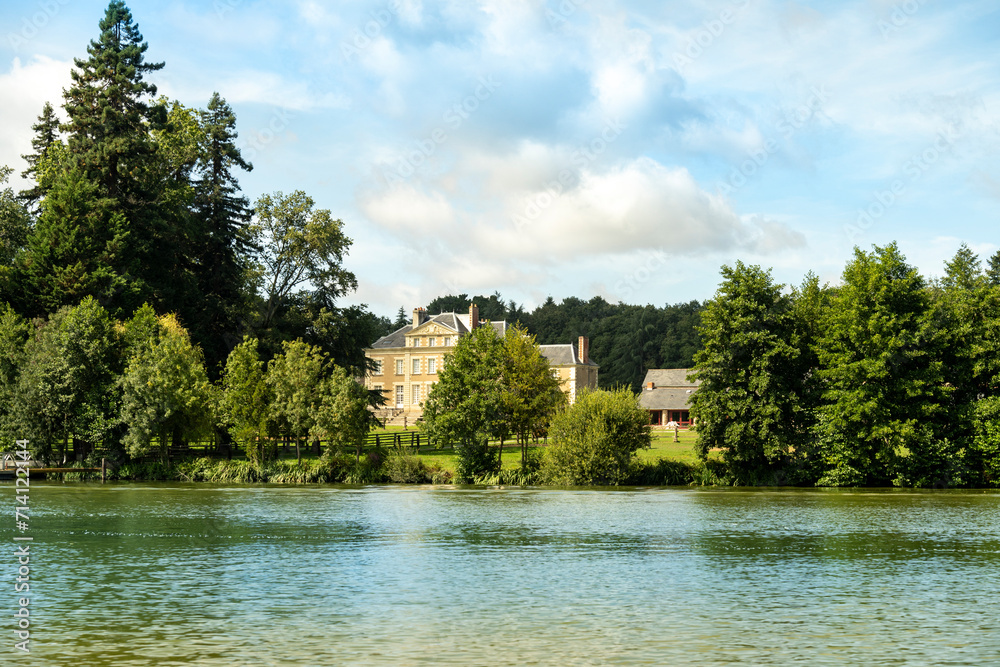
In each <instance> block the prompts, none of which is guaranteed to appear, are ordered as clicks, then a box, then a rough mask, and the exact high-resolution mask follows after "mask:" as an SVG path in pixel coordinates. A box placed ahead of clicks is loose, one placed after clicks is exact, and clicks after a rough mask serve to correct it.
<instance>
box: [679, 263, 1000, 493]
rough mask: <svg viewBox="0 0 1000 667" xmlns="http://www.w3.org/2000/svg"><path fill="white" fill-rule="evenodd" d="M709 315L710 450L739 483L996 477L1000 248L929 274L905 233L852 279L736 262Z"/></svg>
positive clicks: (702, 401)
mask: <svg viewBox="0 0 1000 667" xmlns="http://www.w3.org/2000/svg"><path fill="white" fill-rule="evenodd" d="M722 277H723V280H722V283H721V284H720V286H719V288H718V291H717V292H716V294H715V296H714V298H713V299H711V300H710V301H709V302H708V303H707V304H706V306H705V309H704V310H703V311H702V323H701V326H700V329H699V331H700V335H701V340H702V347H701V349H700V350H699V351H698V352H697V354H695V357H694V366H693V370H694V373H695V374H696V375H697V378H698V379H699V380H700V381H701V386H700V388H699V389H698V391H697V392H696V393H695V394H694V395H693V397H692V399H691V404H692V408H691V414H692V416H693V417H694V418H696V419H697V430H698V445H697V447H698V450H699V453H700V455H701V456H702V458H703V459H706V460H707V459H709V456H710V452H712V451H713V450H720V451H721V456H722V465H723V468H724V474H725V475H726V476H727V478H728V479H729V481H730V482H732V483H739V484H775V483H777V484H819V485H827V486H881V485H896V486H918V487H946V486H947V487H950V486H996V485H997V484H998V482H1000V252H998V253H997V254H995V255H993V256H992V257H991V258H990V260H989V262H988V265H987V266H986V267H983V265H982V262H981V260H980V259H979V258H978V256H977V255H976V254H975V253H974V252H972V251H971V250H970V249H969V248H968V247H967V246H966V245H964V244H963V245H962V246H961V248H960V249H959V250H958V252H957V253H956V254H955V256H954V257H953V258H952V259H951V260H950V261H948V262H947V263H946V265H945V274H944V276H943V277H942V278H941V279H940V280H928V279H926V278H924V277H922V276H921V275H920V274H919V273H918V272H917V270H916V269H915V268H914V267H912V266H910V265H909V264H907V263H906V259H905V257H904V256H903V255H902V253H900V251H899V249H898V247H897V246H896V244H890V245H887V246H881V247H880V246H874V247H873V248H872V250H870V251H866V250H862V249H859V248H855V250H854V256H853V258H852V259H851V261H849V262H848V263H847V265H846V267H845V268H844V271H843V274H842V276H841V281H840V284H839V285H836V286H830V285H820V284H819V280H818V279H817V277H816V276H815V275H813V274H809V275H807V276H806V278H805V280H804V281H803V283H802V285H801V286H798V287H794V288H792V287H787V286H785V285H781V284H778V283H775V281H774V280H773V278H772V277H771V273H770V271H765V270H763V269H761V268H760V267H759V266H747V265H744V264H743V263H741V262H737V263H736V264H735V265H733V266H725V267H723V269H722Z"/></svg>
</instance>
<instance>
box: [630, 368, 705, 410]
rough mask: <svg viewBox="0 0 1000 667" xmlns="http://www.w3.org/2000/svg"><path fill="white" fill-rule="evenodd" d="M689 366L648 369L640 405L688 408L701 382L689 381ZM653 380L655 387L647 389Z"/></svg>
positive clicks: (660, 407)
mask: <svg viewBox="0 0 1000 667" xmlns="http://www.w3.org/2000/svg"><path fill="white" fill-rule="evenodd" d="M687 374H688V369H687V368H659V369H650V370H648V371H646V378H645V379H644V380H643V381H642V393H641V394H640V395H639V405H641V406H642V407H644V408H646V409H647V410H687V409H689V407H688V399H689V398H691V394H693V393H694V392H695V391H696V390H697V389H698V385H699V384H700V382H698V381H697V380H695V381H694V382H689V381H688V379H687ZM650 382H652V383H653V386H654V387H655V389H647V388H646V387H648V386H649V383H650Z"/></svg>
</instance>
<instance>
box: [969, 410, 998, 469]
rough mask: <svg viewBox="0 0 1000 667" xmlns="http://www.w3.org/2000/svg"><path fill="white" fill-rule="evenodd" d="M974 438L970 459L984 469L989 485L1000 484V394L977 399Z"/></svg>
mask: <svg viewBox="0 0 1000 667" xmlns="http://www.w3.org/2000/svg"><path fill="white" fill-rule="evenodd" d="M972 419H973V429H974V431H973V433H974V435H973V438H972V443H971V450H972V451H971V452H970V455H969V459H970V461H971V463H972V464H973V466H974V469H979V470H981V471H982V479H980V480H975V481H976V482H978V483H980V484H984V485H987V486H1000V396H990V397H989V398H984V399H982V400H980V401H977V402H976V403H975V405H974V407H973V413H972Z"/></svg>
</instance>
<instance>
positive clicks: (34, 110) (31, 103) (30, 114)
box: [0, 56, 73, 180]
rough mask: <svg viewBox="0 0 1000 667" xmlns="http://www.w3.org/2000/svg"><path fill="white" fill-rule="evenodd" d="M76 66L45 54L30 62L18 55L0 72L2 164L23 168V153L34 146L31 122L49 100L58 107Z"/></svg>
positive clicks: (0, 150)
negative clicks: (23, 60)
mask: <svg viewBox="0 0 1000 667" xmlns="http://www.w3.org/2000/svg"><path fill="white" fill-rule="evenodd" d="M72 67H73V63H72V62H66V61H60V60H54V59H52V58H47V57H45V56H35V57H33V58H32V59H31V60H29V61H28V62H27V63H22V62H21V60H20V59H19V58H14V60H13V61H12V62H11V66H10V70H8V71H7V72H6V73H4V74H0V99H2V100H3V104H0V127H3V128H5V129H4V131H3V132H0V164H4V165H8V166H10V167H14V169H15V173H19V172H20V171H21V170H22V169H23V167H24V164H23V162H22V160H21V154H23V153H27V152H28V151H30V150H31V134H32V133H31V126H32V125H33V124H34V123H35V120H36V119H37V118H38V114H40V113H41V111H42V106H43V105H44V104H45V102H51V103H52V106H53V107H56V108H58V107H59V105H60V104H61V103H62V89H63V87H64V86H68V85H69V83H70V75H69V73H70V70H71V69H72ZM57 113H58V112H57ZM12 180H17V179H16V177H14V178H13V179H12Z"/></svg>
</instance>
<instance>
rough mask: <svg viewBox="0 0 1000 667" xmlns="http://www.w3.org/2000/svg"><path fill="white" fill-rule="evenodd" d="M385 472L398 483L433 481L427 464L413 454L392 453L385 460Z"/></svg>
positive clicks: (392, 480)
mask: <svg viewBox="0 0 1000 667" xmlns="http://www.w3.org/2000/svg"><path fill="white" fill-rule="evenodd" d="M385 474H386V476H388V478H389V481H391V482H395V483H396V484H426V483H427V482H429V481H431V477H430V475H429V474H428V471H427V466H425V465H424V462H423V461H422V460H421V459H420V457H417V456H413V455H412V454H402V453H398V454H391V455H390V456H389V458H388V459H387V460H386V462H385Z"/></svg>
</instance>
